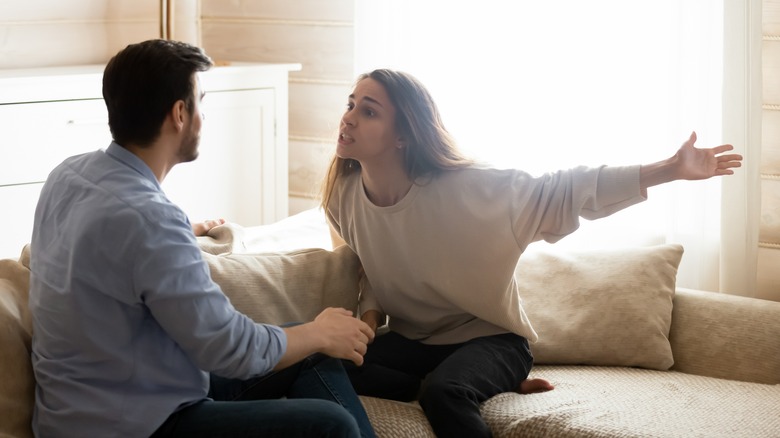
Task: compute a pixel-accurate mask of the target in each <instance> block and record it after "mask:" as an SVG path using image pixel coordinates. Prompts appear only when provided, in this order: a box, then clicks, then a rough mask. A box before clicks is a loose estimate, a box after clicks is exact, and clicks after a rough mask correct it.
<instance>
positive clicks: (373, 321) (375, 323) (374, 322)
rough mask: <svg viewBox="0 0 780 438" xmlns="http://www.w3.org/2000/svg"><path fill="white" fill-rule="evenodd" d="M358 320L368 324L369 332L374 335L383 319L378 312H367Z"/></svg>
mask: <svg viewBox="0 0 780 438" xmlns="http://www.w3.org/2000/svg"><path fill="white" fill-rule="evenodd" d="M360 320H361V321H363V322H365V323H366V324H368V326H369V327H370V328H371V331H372V332H374V333H376V329H377V328H378V327H379V323H381V322H382V321H383V318H382V314H381V313H379V311H378V310H368V311H366V313H364V314H363V315H362V316H361V317H360ZM369 343H370V342H369Z"/></svg>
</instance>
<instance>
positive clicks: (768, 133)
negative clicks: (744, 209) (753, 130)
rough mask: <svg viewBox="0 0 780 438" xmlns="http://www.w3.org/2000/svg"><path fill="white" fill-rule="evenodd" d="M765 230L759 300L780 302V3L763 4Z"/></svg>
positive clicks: (761, 242)
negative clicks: (766, 299) (765, 299)
mask: <svg viewBox="0 0 780 438" xmlns="http://www.w3.org/2000/svg"><path fill="white" fill-rule="evenodd" d="M762 15H763V26H762V27H763V31H762V33H763V43H762V54H761V55H762V65H763V69H762V70H763V72H762V73H763V106H762V108H763V110H762V112H763V114H762V117H763V121H762V141H761V152H762V154H761V167H760V168H761V229H760V231H759V249H758V251H759V253H758V283H757V289H758V290H757V293H756V296H757V297H759V298H768V299H773V300H778V301H780V0H764V1H763V14H762Z"/></svg>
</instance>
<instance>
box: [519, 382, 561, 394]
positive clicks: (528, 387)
mask: <svg viewBox="0 0 780 438" xmlns="http://www.w3.org/2000/svg"><path fill="white" fill-rule="evenodd" d="M553 389H555V387H554V386H553V385H552V384H551V383H550V382H548V381H546V380H544V379H525V380H523V381H522V382H520V389H519V390H518V391H517V392H519V393H520V394H534V393H537V392H547V391H552V390H553Z"/></svg>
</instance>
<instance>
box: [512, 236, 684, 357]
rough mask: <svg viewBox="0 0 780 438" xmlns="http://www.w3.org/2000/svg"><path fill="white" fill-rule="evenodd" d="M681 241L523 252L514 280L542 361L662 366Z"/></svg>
mask: <svg viewBox="0 0 780 438" xmlns="http://www.w3.org/2000/svg"><path fill="white" fill-rule="evenodd" d="M682 253H683V249H682V247H681V246H680V245H672V244H667V245H657V246H651V247H636V248H625V249H616V250H594V251H579V252H565V253H564V252H550V251H536V252H530V253H526V254H524V255H523V256H522V257H520V262H519V263H518V266H517V270H516V279H517V282H518V284H519V286H520V292H521V297H522V299H523V305H524V306H525V310H526V313H527V314H528V318H529V319H530V320H531V324H532V325H533V327H534V329H535V330H536V332H537V333H538V334H539V341H538V342H536V343H535V344H533V345H532V346H531V349H532V351H533V353H534V357H535V362H536V363H540V364H587V365H607V366H636V367H644V368H650V369H658V370H666V369H669V367H671V366H672V363H673V362H674V359H673V355H672V348H671V345H670V344H669V339H668V336H669V327H670V325H671V320H672V299H673V297H674V291H675V281H676V275H677V267H678V265H679V263H680V260H681V257H682Z"/></svg>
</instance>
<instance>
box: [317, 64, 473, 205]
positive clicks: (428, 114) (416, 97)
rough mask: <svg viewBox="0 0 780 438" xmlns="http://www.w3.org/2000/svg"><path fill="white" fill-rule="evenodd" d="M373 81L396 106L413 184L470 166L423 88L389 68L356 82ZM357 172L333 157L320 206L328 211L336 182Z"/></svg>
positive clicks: (352, 165) (355, 163)
mask: <svg viewBox="0 0 780 438" xmlns="http://www.w3.org/2000/svg"><path fill="white" fill-rule="evenodd" d="M368 78H370V79H373V80H375V81H377V82H379V83H380V84H382V86H383V87H384V88H385V91H386V92H387V95H388V96H389V97H390V101H391V102H392V104H393V106H395V109H396V112H395V129H396V132H397V133H398V135H399V137H401V138H403V139H404V140H405V147H404V168H405V169H404V170H406V173H407V175H409V177H410V178H411V180H412V181H416V180H417V179H418V178H419V177H421V176H429V175H434V174H436V173H439V172H441V171H444V170H453V169H460V168H463V167H466V166H469V165H471V164H473V160H471V159H469V158H467V157H466V156H464V155H463V154H462V153H461V152H460V151H459V150H458V147H457V145H456V143H455V140H454V139H453V138H452V136H451V135H450V133H449V132H447V130H446V129H445V128H444V123H443V122H442V120H441V115H440V114H439V109H438V108H437V106H436V103H435V102H434V101H433V98H432V97H431V95H430V93H429V92H428V90H427V89H426V88H425V86H424V85H423V84H422V83H421V82H420V81H418V80H417V79H416V78H415V77H414V76H412V75H410V74H408V73H404V72H400V71H395V70H389V69H378V70H374V71H372V72H370V73H364V74H362V75H360V76H359V77H358V79H357V82H360V81H362V80H364V79H368ZM359 171H360V163H358V161H357V160H353V159H344V158H339V157H338V156H337V155H334V157H333V159H332V160H331V162H330V166H329V167H328V172H327V174H326V176H325V180H324V182H323V184H322V190H321V204H320V205H321V206H322V208H324V209H327V207H328V203H329V201H330V197H331V195H332V194H333V189H334V188H335V186H336V184H337V183H338V181H339V180H340V179H341V178H343V177H345V176H347V175H350V174H352V173H353V172H359Z"/></svg>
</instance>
